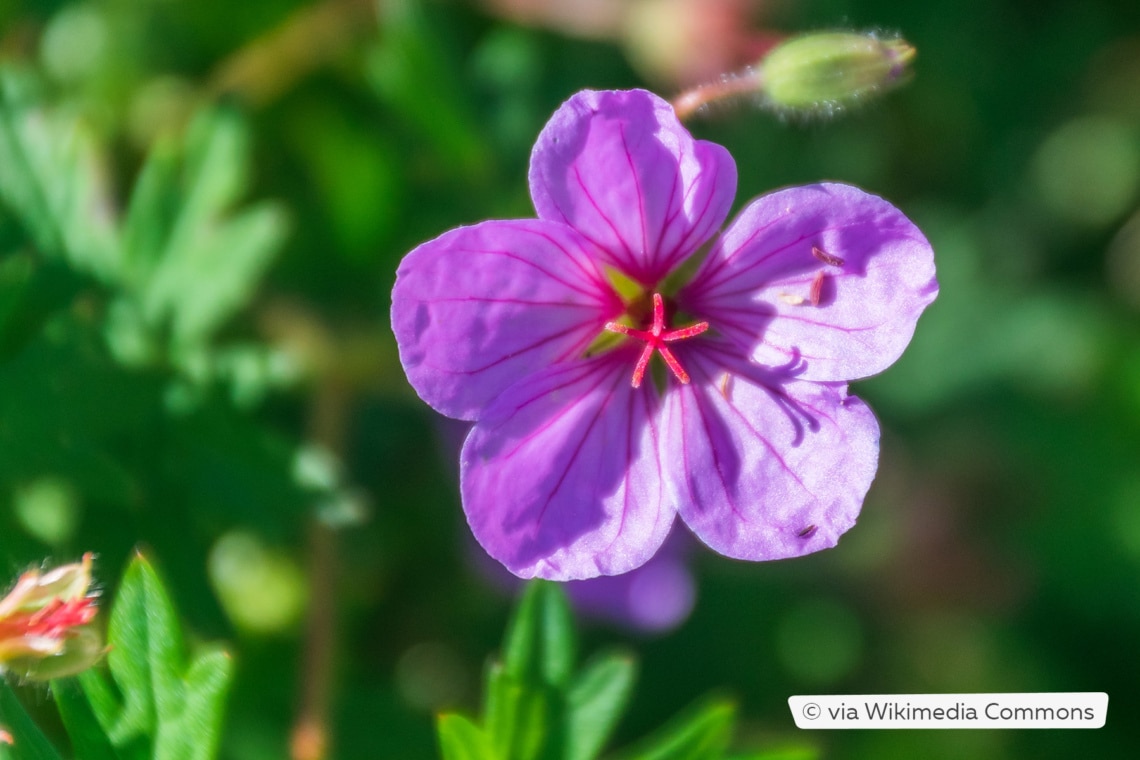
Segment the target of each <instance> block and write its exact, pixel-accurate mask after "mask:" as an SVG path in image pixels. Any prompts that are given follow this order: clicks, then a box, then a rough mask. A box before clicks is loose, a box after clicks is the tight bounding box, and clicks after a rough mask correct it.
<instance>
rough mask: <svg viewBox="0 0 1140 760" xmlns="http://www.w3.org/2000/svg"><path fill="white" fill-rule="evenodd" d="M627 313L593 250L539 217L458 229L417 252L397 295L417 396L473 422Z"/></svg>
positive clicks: (398, 324) (399, 326)
mask: <svg viewBox="0 0 1140 760" xmlns="http://www.w3.org/2000/svg"><path fill="white" fill-rule="evenodd" d="M620 310H621V301H620V299H619V298H618V296H617V295H616V294H615V293H614V292H613V289H612V288H611V287H610V286H609V285H608V284H607V283H606V280H605V277H604V273H603V272H602V271H601V269H600V267H599V264H598V262H597V261H596V259H595V258H594V253H593V246H592V244H591V243H590V242H589V241H587V240H585V239H584V238H583V237H582V236H581V235H579V234H578V233H576V232H575V231H574V230H572V229H570V228H569V227H567V226H565V225H563V224H557V223H553V222H544V221H541V220H537V219H528V220H517V221H492V222H484V223H482V224H477V225H475V226H472V227H460V228H458V229H455V230H451V231H450V232H447V233H445V234H444V235H441V236H440V237H438V238H436V239H435V240H432V241H430V242H427V243H424V244H423V245H421V246H419V247H418V248H416V249H415V250H414V251H412V252H411V253H409V254H408V255H407V256H406V257H405V258H404V260H403V262H402V263H401V264H400V268H399V270H398V271H397V274H396V286H395V288H394V289H393V290H392V330H393V332H395V334H396V342H397V344H398V345H399V349H400V361H401V362H402V363H403V365H404V370H405V372H407V375H408V380H409V381H410V382H411V384H412V386H413V387H414V388H415V389H416V392H417V393H419V394H420V397H421V398H422V399H423V400H424V401H426V402H427V403H428V404H430V405H431V406H432V407H434V408H435V409H436V410H438V411H440V412H442V413H443V414H446V415H448V416H450V417H457V418H460V419H468V420H473V419H477V418H478V417H479V414H480V411H481V410H482V409H483V408H484V407H485V406H486V405H487V404H488V403H490V402H491V401H492V400H493V399H494V398H495V397H497V396H498V395H499V394H500V393H501V392H502V391H503V390H504V389H505V388H506V387H507V386H509V385H511V384H512V383H514V382H515V381H516V380H518V379H519V378H520V377H522V376H525V375H528V374H530V373H532V372H535V371H537V370H539V369H541V368H544V367H547V366H549V365H551V364H553V363H556V362H560V361H565V360H567V359H571V358H575V357H577V356H580V355H581V354H582V353H583V352H584V351H585V349H586V347H587V346H588V345H589V344H590V342H591V341H592V340H593V339H594V338H595V337H596V336H597V335H598V333H599V332H601V331H602V329H603V325H604V324H605V322H606V320H608V319H611V318H613V316H614V315H615V314H616V313H619V312H620Z"/></svg>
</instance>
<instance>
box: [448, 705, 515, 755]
mask: <svg viewBox="0 0 1140 760" xmlns="http://www.w3.org/2000/svg"><path fill="white" fill-rule="evenodd" d="M436 731H437V732H438V733H439V749H440V752H441V753H442V754H443V760H498V758H499V755H496V754H495V752H494V750H493V749H492V748H491V742H490V741H489V740H488V739H487V736H486V734H484V733H483V731H482V730H481V729H480V728H479V727H478V726H476V725H475V724H474V723H472V722H471V721H470V720H468V719H467V718H465V717H463V716H462V715H458V714H456V713H445V714H443V715H440V716H439V717H438V718H437V719H436Z"/></svg>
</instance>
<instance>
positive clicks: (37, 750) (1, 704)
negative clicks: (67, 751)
mask: <svg viewBox="0 0 1140 760" xmlns="http://www.w3.org/2000/svg"><path fill="white" fill-rule="evenodd" d="M0 726H3V727H4V728H5V729H6V730H7V731H8V733H9V734H11V735H12V740H13V742H14V744H13V745H12V746H10V747H6V748H5V749H7V751H8V753H9V756H10V757H11V758H12V760H60V756H59V753H58V752H56V750H55V748H54V747H52V746H51V743H50V742H49V741H48V740H47V737H45V736H44V735H43V732H42V731H40V729H39V727H38V726H36V724H35V723H34V722H33V721H32V719H31V718H30V717H29V716H28V714H27V713H26V712H24V707H23V705H21V704H20V700H18V699H16V695H15V694H13V693H12V690H11V689H10V688H9V687H8V684H6V683H4V682H3V681H0Z"/></svg>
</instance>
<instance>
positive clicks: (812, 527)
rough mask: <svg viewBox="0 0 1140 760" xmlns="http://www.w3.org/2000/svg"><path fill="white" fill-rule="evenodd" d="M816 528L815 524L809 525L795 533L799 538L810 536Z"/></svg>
mask: <svg viewBox="0 0 1140 760" xmlns="http://www.w3.org/2000/svg"><path fill="white" fill-rule="evenodd" d="M816 530H818V528H817V526H815V525H809V526H807V527H806V528H804V529H803V530H801V531H799V532H798V533H796V536H798V537H799V538H811V537H812V536H814V535H815V532H816Z"/></svg>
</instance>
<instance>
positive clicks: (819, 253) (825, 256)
mask: <svg viewBox="0 0 1140 760" xmlns="http://www.w3.org/2000/svg"><path fill="white" fill-rule="evenodd" d="M811 255H812V256H815V257H816V258H817V259H819V260H820V261H822V262H823V263H824V264H831V266H833V267H841V266H843V265H844V264H845V263H847V262H845V261H844V260H843V259H841V258H839V257H838V256H833V255H831V254H830V253H828V252H827V251H825V250H823V249H822V248H819V247H818V246H814V245H813V246H812V247H811Z"/></svg>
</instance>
